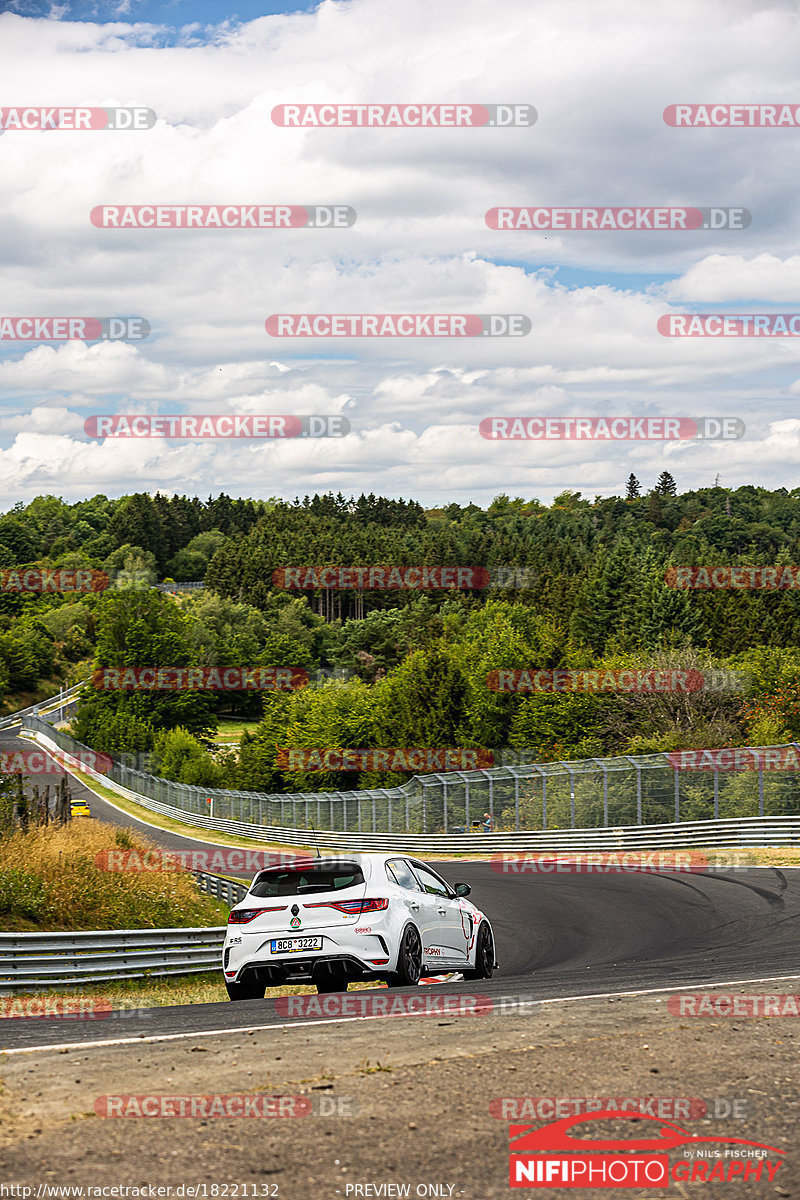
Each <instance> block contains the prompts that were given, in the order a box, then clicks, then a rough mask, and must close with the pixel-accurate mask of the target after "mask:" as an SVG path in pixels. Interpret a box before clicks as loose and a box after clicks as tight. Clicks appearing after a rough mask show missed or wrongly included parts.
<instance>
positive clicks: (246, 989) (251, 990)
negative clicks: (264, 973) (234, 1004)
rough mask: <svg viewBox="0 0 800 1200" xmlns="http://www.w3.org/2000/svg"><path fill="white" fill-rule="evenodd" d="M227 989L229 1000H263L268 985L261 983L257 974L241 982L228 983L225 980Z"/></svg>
mask: <svg viewBox="0 0 800 1200" xmlns="http://www.w3.org/2000/svg"><path fill="white" fill-rule="evenodd" d="M225 990H226V991H227V993H228V999H229V1000H263V999H264V993H265V992H266V990H267V986H266V984H264V983H259V982H258V980H257V979H256V978H255V976H252V977H251V978H250V979H244V980H243V981H242V982H241V983H228V981H227V979H226V980H225Z"/></svg>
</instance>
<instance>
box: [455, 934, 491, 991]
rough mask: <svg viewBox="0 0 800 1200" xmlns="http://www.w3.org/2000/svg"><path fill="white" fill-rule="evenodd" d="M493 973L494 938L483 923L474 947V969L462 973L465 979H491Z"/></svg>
mask: <svg viewBox="0 0 800 1200" xmlns="http://www.w3.org/2000/svg"><path fill="white" fill-rule="evenodd" d="M493 971H494V937H493V936H492V931H491V928H490V927H489V925H488V924H487V923H486V922H484V923H483V925H481V927H480V929H479V930H478V941H477V943H476V945H475V967H474V969H473V968H471V969H470V970H468V971H463V972H462V974H463V976H464V978H465V979H491V978H492V972H493Z"/></svg>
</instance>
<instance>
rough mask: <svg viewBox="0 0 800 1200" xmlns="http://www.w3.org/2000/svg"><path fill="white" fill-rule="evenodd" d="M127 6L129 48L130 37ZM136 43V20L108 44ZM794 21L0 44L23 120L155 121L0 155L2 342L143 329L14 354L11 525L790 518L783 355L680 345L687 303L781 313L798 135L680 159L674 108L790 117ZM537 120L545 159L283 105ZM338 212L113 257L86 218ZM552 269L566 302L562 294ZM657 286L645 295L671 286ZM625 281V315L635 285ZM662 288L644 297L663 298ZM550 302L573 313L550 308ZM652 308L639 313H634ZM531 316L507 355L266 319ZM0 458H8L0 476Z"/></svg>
mask: <svg viewBox="0 0 800 1200" xmlns="http://www.w3.org/2000/svg"><path fill="white" fill-rule="evenodd" d="M126 4H127V0H121V4H120V7H119V13H120V15H123V14H125V13H126V12H127V9H126ZM127 15H128V17H129V18H130V19H131V20H135V15H136V7H135V6H133V7H131V9H130V12H129V13H128V14H127ZM799 34H800V15H798V12H797V9H796V4H795V3H794V0H773V2H772V3H769V4H766V5H765V4H764V3H762V2H761V0H709V2H708V3H706V4H705V5H703V6H700V7H699V8H698V6H697V5H696V4H695V3H690V2H689V0H676V2H675V3H669V4H668V3H667V0H654V3H652V4H649V5H633V4H631V3H630V0H611V2H610V3H609V4H606V5H603V6H598V5H596V4H594V3H592V2H591V0H566V2H565V3H564V2H562V0H542V2H541V3H539V4H537V5H536V6H531V5H530V2H529V0H500V2H499V3H497V4H493V5H489V6H487V5H486V4H485V2H484V0H439V3H437V4H436V5H431V4H430V2H429V0H402V4H401V3H400V2H399V0H350V2H349V3H347V4H344V3H330V2H325V3H323V4H322V5H321V6H320V7H319V8H318V10H317V11H316V12H313V13H298V14H292V15H290V16H277V17H262V18H259V19H258V20H255V21H251V22H249V23H246V24H244V25H241V26H239V27H236V28H234V27H229V26H227V25H225V26H221V27H220V28H218V29H217V30H214V31H211V32H210V33H209V32H207V31H204V30H203V29H202V28H200V27H199V26H198V27H193V28H191V29H187V30H185V31H184V37H183V43H184V44H181V45H176V46H161V45H160V44H159V41H160V38H161V33H160V31H159V30H158V29H156V28H155V27H154V26H147V25H144V24H127V23H125V22H124V21H119V22H118V23H116V24H114V25H105V26H103V25H92V24H90V23H83V22H72V23H70V22H69V21H63V20H62V21H56V20H51V21H38V20H30V19H26V18H21V17H18V16H15V15H13V14H10V13H7V14H5V15H3V16H0V45H2V51H0V54H1V55H2V62H0V67H2V71H3V83H4V95H5V96H6V97H7V98H10V99H13V102H15V103H21V104H29V105H35V106H52V105H57V104H63V103H65V101H66V100H67V99H69V101H70V102H74V103H82V104H92V105H97V106H111V105H144V106H147V107H150V108H152V109H154V110H155V111H156V112H157V114H158V117H159V121H158V124H157V125H156V127H155V128H154V129H152V130H149V131H146V132H133V131H131V132H120V133H115V132H104V133H90V132H81V133H66V132H61V131H59V132H52V133H23V132H8V133H5V134H3V136H2V137H0V152H1V153H2V159H3V168H4V169H3V171H2V173H0V204H1V205H2V207H3V212H4V222H3V226H2V229H0V262H2V265H0V294H2V295H3V296H4V302H3V304H4V314H10V315H31V314H33V313H38V314H47V315H94V316H110V315H118V316H125V315H140V316H143V317H145V318H147V319H148V320H149V321H150V322H151V325H152V328H153V332H152V336H151V338H150V339H149V340H148V341H146V342H143V343H138V344H99V345H88V346H87V345H83V344H80V343H71V344H68V345H60V346H55V347H54V346H29V345H28V346H26V345H22V344H9V343H0V351H2V352H3V355H4V356H3V357H1V358H0V387H2V389H3V393H4V397H5V398H4V400H3V404H2V407H0V438H1V439H2V444H3V445H6V447H7V448H6V449H5V450H3V451H2V452H0V454H2V466H3V474H2V479H3V481H4V487H3V489H2V493H1V494H0V507H2V506H8V505H9V504H11V503H13V502H14V501H15V500H16V499H18V498H19V497H20V496H25V495H27V494H29V493H31V492H32V493H33V494H35V492H36V491H41V490H44V489H45V488H51V489H52V490H55V491H58V492H60V493H62V494H64V495H72V496H77V495H84V494H88V493H90V492H92V491H95V490H102V491H105V492H107V493H110V494H119V493H121V492H123V491H125V490H130V489H131V488H141V487H149V488H157V487H161V488H163V489H166V490H170V491H187V492H191V493H197V494H200V495H207V494H208V493H209V492H210V491H215V490H219V489H225V490H228V491H236V492H238V493H239V494H248V493H252V494H254V495H271V494H275V493H281V494H286V495H289V496H293V495H294V494H296V493H298V492H300V493H303V492H305V491H312V490H314V489H315V488H320V487H323V488H327V487H332V488H334V490H339V489H341V490H342V491H343V492H350V491H356V492H358V491H360V490H366V491H378V490H382V491H386V492H391V493H395V494H404V495H410V494H415V495H418V496H419V497H420V498H422V499H423V500H426V501H428V502H431V503H432V502H434V501H437V500H440V499H441V500H445V501H447V500H450V499H454V498H455V499H461V500H467V499H469V498H475V499H477V500H481V501H485V500H486V499H487V498H491V496H492V495H494V494H496V493H497V492H499V491H501V490H515V489H516V490H518V491H520V492H521V493H522V494H526V495H530V494H537V493H538V494H540V495H542V496H545V495H547V494H548V493H550V494H552V493H553V492H557V491H560V490H563V488H564V487H571V488H574V489H575V490H583V491H584V493H585V494H594V491H595V490H597V491H598V492H604V491H605V492H613V491H620V490H621V488H622V486H623V484H624V479H625V477H626V476H627V474H628V473H629V471H630V470H631V469H634V470H635V471H636V473H637V474H639V473H640V471H641V473H642V474H645V475H647V477H648V478H650V476H653V478H654V477H655V475H656V474H657V473H658V471H659V470H660V469H662V468H663V466H664V464H665V462H666V461H674V462H675V463H676V464H677V465H678V466H679V479H678V482H679V486H680V487H681V488H687V487H690V486H693V485H695V484H699V483H705V482H708V476H709V474H711V476H712V478H713V474H715V473H716V472H717V471H718V470H719V471H720V473H721V474H722V475H723V477H724V478H725V480H726V482H729V483H730V485H731V486H734V485H735V484H736V483H745V482H764V483H766V484H769V485H772V486H776V485H778V483H781V482H785V483H786V484H787V485H790V486H791V485H792V484H793V482H794V477H795V474H796V466H795V460H796V453H797V446H796V444H795V441H794V440H793V439H794V438H795V434H794V432H793V431H792V429H791V428H789V424H790V420H789V421H788V423H787V412H788V413H791V408H790V406H791V405H793V404H794V399H793V397H795V396H796V395H797V394H798V393H800V378H798V376H800V369H799V365H798V349H800V347H798V346H797V345H796V344H795V343H792V342H789V341H787V340H783V341H762V340H759V341H757V342H756V341H753V340H751V339H742V340H735V341H734V340H731V339H725V340H724V341H723V340H714V339H699V338H693V339H685V340H677V339H667V338H663V337H661V336H660V335H659V334H658V333H657V331H656V322H657V319H658V317H659V316H660V315H662V314H663V313H665V312H669V311H670V310H675V311H680V310H681V309H682V308H683V307H684V306H685V305H686V304H695V303H697V304H703V305H710V306H712V307H714V309H715V310H716V309H717V307H718V306H719V308H723V309H724V308H726V307H732V308H738V309H744V310H745V311H747V310H748V305H750V306H751V307H752V305H753V304H755V303H759V304H763V305H766V306H770V307H772V306H773V305H778V304H780V305H784V306H789V307H794V306H797V305H798V304H800V295H799V294H798V292H800V258H798V257H797V256H789V255H787V251H786V248H787V246H790V247H793V246H794V245H795V243H796V241H797V236H798V233H799V232H800V221H799V219H798V211H797V206H796V205H795V202H794V193H795V190H796V187H795V182H794V174H795V172H796V165H795V155H794V154H793V152H792V151H791V146H793V145H794V144H795V142H796V136H797V135H798V132H800V131H791V130H769V129H763V130H736V129H720V130H701V129H671V128H669V127H667V126H666V125H665V124H664V122H663V120H662V116H661V114H662V110H663V108H664V107H665V106H666V105H668V104H671V103H675V102H680V101H691V100H694V101H698V102H699V101H703V100H708V99H717V100H720V101H726V100H727V101H731V102H733V101H740V100H741V101H752V100H757V101H771V100H784V99H785V98H786V97H787V96H792V95H793V94H794V92H795V90H796V63H797V57H798V50H799V49H800V36H798V35H799ZM403 99H407V100H411V101H414V100H417V101H419V100H422V101H426V100H427V101H430V100H438V101H446V100H462V101H469V102H483V103H492V102H528V103H532V104H534V105H535V106H536V108H537V110H538V112H539V121H538V123H537V124H536V125H535V126H534V127H533V128H532V129H502V130H501V129H481V130H478V129H476V130H446V129H442V130H419V129H407V130H396V129H395V130H388V129H387V130H379V129H372V130H365V129H331V130H292V129H281V128H278V127H276V126H274V125H273V124H272V123H271V120H270V112H271V110H272V108H273V106H274V105H276V104H279V103H285V102H290V101H303V100H307V101H310V102H314V101H325V100H330V101H348V100H354V101H363V100H384V101H385V100H403ZM144 202H164V203H170V202H182V203H184V202H194V203H251V204H252V203H272V202H276V203H286V202H293V203H346V204H352V205H353V206H354V207H355V208H356V210H357V211H358V214H359V218H358V222H357V224H356V225H355V226H354V227H353V228H352V229H347V230H340V231H329V232H326V231H323V230H306V229H300V230H294V231H283V230H245V231H239V232H235V231H224V230H209V231H169V230H165V229H156V230H152V231H146V230H111V229H108V230H102V229H95V228H94V227H93V226H92V225H91V224H90V223H89V216H88V214H89V211H90V209H91V208H92V207H94V206H95V205H97V204H102V203H144ZM498 204H513V205H527V204H535V205H566V206H583V205H605V204H644V205H647V204H650V205H653V204H656V205H667V204H670V205H687V204H691V205H704V206H707V205H721V206H744V207H746V208H747V209H749V210H750V211H751V213H752V215H753V221H752V224H751V225H750V226H749V228H748V229H746V230H743V231H734V232H713V231H701V230H698V231H693V232H686V233H680V232H675V233H666V232H665V233H646V232H642V231H638V232H634V233H631V234H622V233H619V234H616V233H577V232H576V233H571V232H558V233H551V234H545V233H535V234H530V233H524V232H519V233H517V232H514V233H512V232H503V233H498V232H495V231H493V230H491V229H489V228H487V226H486V224H485V221H484V213H485V211H486V210H487V209H488V208H490V207H493V206H495V205H498ZM556 268H558V269H556ZM664 277H667V278H668V282H667V283H664V284H662V283H661V280H663V279H664ZM637 281H640V282H637ZM651 281H652V282H651ZM567 284H569V285H570V286H566V285H567ZM648 285H649V286H648ZM403 311H405V312H478V313H525V314H527V315H528V316H529V317H530V319H531V321H532V331H531V333H530V334H529V336H527V337H525V338H519V339H508V338H498V339H490V338H476V339H470V340H454V339H448V340H444V339H429V340H421V339H418V340H414V341H405V340H402V339H395V340H392V341H390V340H387V339H352V340H345V339H342V340H337V341H322V340H319V339H316V340H314V339H305V340H302V339H295V340H291V341H289V340H281V339H277V338H271V337H269V336H268V335H267V334H266V332H265V329H264V320H265V318H266V317H267V316H268V315H269V314H270V313H275V312H403ZM104 411H112V412H113V411H117V412H156V411H157V412H215V411H216V412H234V411H242V412H253V413H255V412H320V413H334V412H341V413H343V414H345V415H347V417H348V419H349V420H350V421H351V422H352V424H353V433H352V434H351V435H350V436H349V437H348V438H345V439H341V440H338V441H335V440H330V441H327V442H322V441H320V442H314V443H309V442H308V441H305V442H303V443H300V442H296V443H285V444H279V445H277V444H276V445H271V444H260V443H252V444H250V443H242V444H233V443H227V442H205V443H185V444H177V443H171V442H159V441H156V440H151V441H148V442H147V443H143V442H119V441H115V442H108V443H105V444H100V443H90V442H87V441H86V440H85V439H84V435H83V434H82V431H81V427H82V423H83V418H84V415H85V414H86V413H87V412H94V413H100V412H104ZM537 413H541V414H556V415H593V414H594V415H599V414H605V413H613V414H617V413H630V414H633V415H695V414H699V415H734V416H741V417H742V418H743V419H744V420H745V421H746V422H747V424H748V433H747V437H746V438H745V439H743V440H742V441H741V442H738V443H725V444H719V445H715V444H705V445H692V446H679V447H678V446H672V447H666V446H661V445H659V444H647V445H641V444H635V445H634V444H631V445H616V446H614V447H613V448H609V447H606V446H585V445H580V446H578V445H576V444H563V445H553V444H548V445H547V446H541V445H538V446H534V445H532V444H525V443H522V444H519V445H516V444H515V445H506V446H495V445H491V444H489V443H487V442H484V441H483V440H482V439H481V438H480V437H479V435H478V433H477V424H478V422H479V421H480V419H481V418H482V417H483V416H486V415H492V414H500V415H536V414H537ZM9 439H13V440H11V442H10V445H9Z"/></svg>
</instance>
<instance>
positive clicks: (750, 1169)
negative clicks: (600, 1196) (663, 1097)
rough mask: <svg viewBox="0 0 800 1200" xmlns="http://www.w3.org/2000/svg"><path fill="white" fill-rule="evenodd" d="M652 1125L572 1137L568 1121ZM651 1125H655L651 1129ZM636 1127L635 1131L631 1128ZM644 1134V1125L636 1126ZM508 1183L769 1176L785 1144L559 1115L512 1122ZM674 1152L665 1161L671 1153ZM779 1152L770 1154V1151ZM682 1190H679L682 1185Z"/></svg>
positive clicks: (653, 1183)
mask: <svg viewBox="0 0 800 1200" xmlns="http://www.w3.org/2000/svg"><path fill="white" fill-rule="evenodd" d="M609 1120H613V1121H635V1122H636V1123H637V1125H642V1124H643V1123H644V1122H649V1123H650V1124H649V1125H647V1126H645V1129H649V1130H650V1136H649V1137H647V1136H645V1137H636V1138H617V1139H614V1138H608V1137H602V1136H601V1137H599V1138H595V1137H573V1136H572V1135H571V1134H570V1132H569V1130H570V1129H571V1128H572V1126H573V1125H586V1126H589V1127H590V1128H591V1126H592V1124H593V1123H594V1122H596V1121H609ZM653 1126H655V1128H653ZM637 1132H638V1131H637ZM642 1132H644V1130H642ZM508 1136H509V1155H510V1162H509V1185H510V1186H511V1187H533V1188H551V1189H556V1188H576V1187H581V1188H589V1187H591V1188H615V1187H616V1188H619V1187H631V1188H632V1187H637V1188H661V1189H662V1190H663V1189H664V1188H666V1187H669V1185H670V1183H715V1182H727V1183H730V1182H732V1181H733V1180H736V1179H741V1180H748V1181H749V1180H753V1181H755V1182H758V1181H759V1180H763V1181H764V1182H765V1183H768V1182H771V1181H772V1180H774V1178H775V1176H776V1175H777V1173H778V1171H779V1169H780V1167H781V1166H782V1159H783V1156H784V1151H783V1150H778V1149H777V1148H776V1147H775V1146H767V1145H764V1144H763V1143H762V1142H750V1141H747V1140H745V1139H744V1138H728V1137H721V1136H719V1135H717V1136H714V1137H698V1136H696V1135H695V1134H692V1133H689V1132H688V1131H687V1130H685V1129H682V1128H681V1127H680V1126H679V1125H673V1124H671V1123H667V1122H665V1121H660V1120H658V1119H657V1118H654V1117H646V1116H643V1115H642V1114H641V1113H632V1112H630V1111H629V1110H628V1111H623V1110H621V1109H617V1110H615V1109H607V1110H605V1111H604V1112H597V1113H592V1114H591V1115H587V1114H585V1113H581V1114H580V1115H578V1116H572V1117H564V1118H563V1119H562V1120H560V1121H553V1122H551V1123H550V1124H548V1125H542V1126H541V1127H539V1128H538V1129H537V1128H536V1127H535V1126H533V1125H510V1126H509V1130H508ZM670 1151H679V1152H680V1153H679V1156H678V1157H676V1158H675V1159H674V1161H672V1162H670V1157H669V1152H670ZM775 1155H777V1156H778V1157H777V1158H775V1159H774V1160H773V1157H772V1156H775ZM681 1190H682V1189H681Z"/></svg>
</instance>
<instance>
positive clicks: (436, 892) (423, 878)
mask: <svg viewBox="0 0 800 1200" xmlns="http://www.w3.org/2000/svg"><path fill="white" fill-rule="evenodd" d="M414 874H415V875H416V877H417V879H418V880H419V881H420V883H421V884H422V890H423V891H424V892H428V894H429V895H431V896H447V897H448V899H452V897H453V893H452V892H451V890H450V888H449V887H448V886H447V884H446V883H445V882H444V880H443V879H440V878H439V876H438V875H434V873H433V871H429V870H427V869H426V868H425V867H421V866H419V865H418V864H417V863H414Z"/></svg>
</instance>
